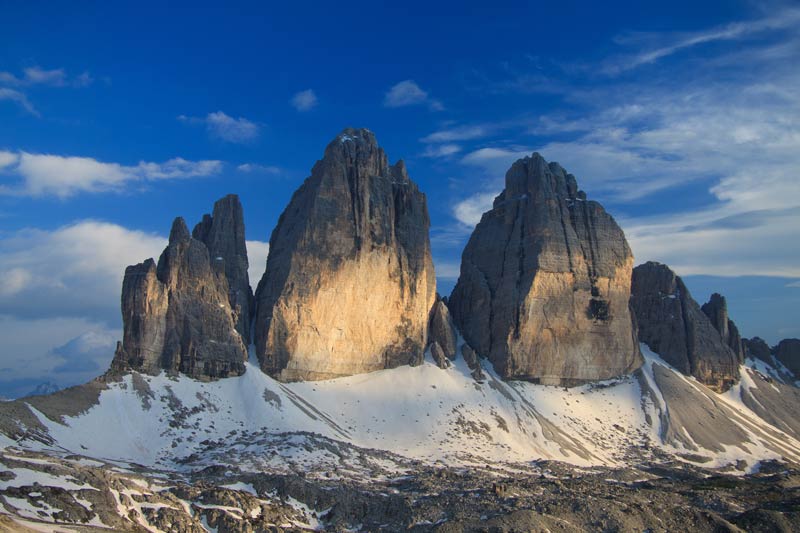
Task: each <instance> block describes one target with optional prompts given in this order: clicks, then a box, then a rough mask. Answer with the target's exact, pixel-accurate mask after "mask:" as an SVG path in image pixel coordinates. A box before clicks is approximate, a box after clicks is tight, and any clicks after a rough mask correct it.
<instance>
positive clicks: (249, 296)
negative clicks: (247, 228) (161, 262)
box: [192, 194, 254, 345]
mask: <svg viewBox="0 0 800 533" xmlns="http://www.w3.org/2000/svg"><path fill="white" fill-rule="evenodd" d="M192 237H194V238H195V239H197V240H199V241H202V242H203V243H204V244H205V245H206V248H208V253H209V256H210V258H211V261H212V262H220V261H221V262H222V264H223V265H224V269H225V277H226V278H227V280H228V289H229V294H228V300H229V301H230V304H231V308H232V309H233V310H234V311H235V312H236V314H237V321H236V330H237V331H238V332H239V333H240V334H241V335H242V340H243V342H244V344H245V345H248V344H250V340H251V332H250V322H251V321H252V319H253V308H254V305H253V290H252V289H251V288H250V278H249V276H248V274H247V268H248V266H249V263H248V261H247V245H246V243H245V232H244V212H243V210H242V204H241V202H240V201H239V197H238V196H236V195H235V194H229V195H227V196H225V197H224V198H221V199H220V200H217V202H216V203H215V204H214V211H213V214H211V215H203V219H202V220H201V221H200V223H199V224H197V225H196V226H195V227H194V230H193V231H192Z"/></svg>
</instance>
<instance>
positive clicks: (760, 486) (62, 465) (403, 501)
mask: <svg viewBox="0 0 800 533" xmlns="http://www.w3.org/2000/svg"><path fill="white" fill-rule="evenodd" d="M408 466H409V469H408V470H407V471H406V472H405V473H403V474H402V475H397V476H394V477H387V476H385V475H382V473H380V472H376V476H375V478H373V479H370V480H368V481H367V480H342V479H339V476H338V475H337V473H336V472H335V471H316V472H315V471H311V472H296V473H289V474H280V475H276V474H271V473H269V472H265V473H258V474H252V473H243V472H239V471H237V470H236V469H231V468H224V467H219V468H215V467H209V468H207V469H205V470H203V471H201V472H194V473H189V474H180V473H176V472H153V471H151V470H142V469H141V468H137V467H136V466H135V465H126V466H124V467H120V466H119V465H117V464H113V463H106V462H103V461H97V460H94V459H87V458H84V457H81V456H78V455H63V456H59V457H55V456H53V455H43V454H36V453H30V452H23V451H19V450H14V449H7V450H5V451H4V452H3V453H2V454H0V487H2V490H0V494H1V495H2V498H3V500H4V501H5V505H6V508H7V510H11V511H12V512H13V514H11V515H7V514H0V531H14V532H22V531H83V532H89V531H107V530H108V528H112V529H114V530H115V531H141V532H144V531H180V532H197V533H202V532H207V531H217V532H220V533H224V532H254V531H314V530H322V529H324V530H329V531H378V530H391V531H401V530H404V531H419V532H423V531H437V532H464V531H509V532H510V531H520V532H521V531H542V532H544V531H565V532H570V531H575V532H577V531H652V532H661V531H663V532H667V531H669V532H671V531H698V532H702V531H709V532H711V531H713V532H724V531H731V532H734V531H764V532H767V531H769V532H775V531H797V530H798V529H799V528H800V471H798V470H797V469H795V468H790V467H786V466H783V465H780V464H777V463H765V464H763V465H762V467H761V469H760V471H759V472H758V473H755V474H752V475H750V476H746V477H742V476H736V475H731V474H726V473H713V474H712V473H709V472H707V471H705V470H703V469H698V468H696V467H691V466H687V465H685V464H681V463H676V462H673V461H670V460H668V459H666V458H663V460H662V461H656V462H654V463H651V464H642V465H636V466H630V467H623V468H608V467H594V468H576V467H572V466H569V465H565V464H563V463H557V462H548V461H541V462H536V463H532V464H529V465H517V466H516V467H515V466H512V465H508V466H507V467H505V468H503V469H497V468H491V467H486V468H469V469H467V468H453V467H446V466H441V467H439V466H421V465H408Z"/></svg>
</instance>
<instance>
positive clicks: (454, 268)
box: [434, 260, 461, 281]
mask: <svg viewBox="0 0 800 533" xmlns="http://www.w3.org/2000/svg"><path fill="white" fill-rule="evenodd" d="M434 266H435V270H436V279H440V280H445V281H455V280H457V279H458V276H459V274H461V265H460V264H459V263H453V262H451V261H442V260H439V261H436V262H435V265H434Z"/></svg>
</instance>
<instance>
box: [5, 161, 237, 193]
mask: <svg viewBox="0 0 800 533" xmlns="http://www.w3.org/2000/svg"><path fill="white" fill-rule="evenodd" d="M0 157H2V159H3V160H5V161H6V165H5V167H4V169H5V170H4V171H5V172H6V173H10V174H11V175H12V176H14V177H17V178H18V179H19V182H17V183H11V184H8V183H6V184H3V185H0V193H2V194H6V195H20V196H56V197H59V198H68V197H70V196H74V195H76V194H78V193H97V192H106V191H121V190H123V189H124V188H125V187H126V186H127V185H130V184H132V183H136V182H147V181H155V180H165V179H183V178H192V177H200V176H211V175H214V174H218V173H219V172H220V171H221V170H222V166H223V164H222V162H221V161H216V160H202V161H188V160H186V159H183V158H180V157H176V158H173V159H170V160H168V161H165V162H163V163H153V162H147V161H141V162H139V164H137V165H133V166H126V165H121V164H119V163H106V162H102V161H98V160H96V159H93V158H91V157H74V156H61V155H50V154H30V153H27V152H18V153H15V152H0ZM0 170H2V168H0ZM4 181H7V180H4Z"/></svg>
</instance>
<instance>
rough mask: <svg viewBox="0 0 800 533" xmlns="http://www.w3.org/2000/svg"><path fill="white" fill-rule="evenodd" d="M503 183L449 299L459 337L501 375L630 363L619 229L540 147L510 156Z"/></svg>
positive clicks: (605, 374)
mask: <svg viewBox="0 0 800 533" xmlns="http://www.w3.org/2000/svg"><path fill="white" fill-rule="evenodd" d="M505 185H506V186H505V189H504V190H503V192H502V193H500V195H499V196H498V197H497V198H495V200H494V204H493V206H492V209H491V210H490V211H488V212H486V213H484V214H483V216H482V218H481V221H480V223H479V224H478V225H477V226H476V228H475V230H474V232H473V233H472V236H471V237H470V240H469V243H468V244H467V247H466V249H465V250H464V253H463V255H462V260H461V273H460V276H459V279H458V283H457V284H456V286H455V288H454V289H453V293H452V294H451V296H450V299H449V301H448V306H449V308H450V312H451V313H452V315H453V319H454V321H455V324H456V326H457V327H458V329H459V331H460V332H461V335H462V336H463V337H464V338H465V339H466V341H467V342H468V343H469V345H470V346H472V347H473V348H474V349H475V350H476V351H477V352H478V353H479V354H480V355H482V356H486V357H488V358H489V360H490V361H491V362H492V364H493V365H494V368H495V370H496V371H497V373H498V374H499V375H500V376H502V377H503V378H506V379H523V380H529V381H533V382H537V383H543V384H549V385H566V386H572V385H578V384H582V383H586V382H590V381H596V380H603V379H608V378H612V377H614V376H618V375H622V374H627V373H630V372H632V371H634V370H635V369H637V368H638V367H639V366H640V365H641V364H642V356H641V354H640V352H639V345H638V341H637V339H636V332H635V328H634V326H633V321H632V318H631V312H630V308H629V299H630V283H631V269H632V268H633V255H632V253H631V249H630V247H629V246H628V243H627V241H626V240H625V235H624V234H623V232H622V230H621V229H620V227H619V226H618V225H617V223H616V222H615V221H614V219H613V218H612V217H611V215H609V214H608V213H606V211H605V210H604V209H603V207H602V206H601V205H600V204H599V203H597V202H593V201H589V200H587V199H586V195H585V194H584V193H583V192H582V191H579V190H578V185H577V182H576V180H575V177H574V176H573V175H572V174H569V173H567V172H566V171H565V170H564V169H563V168H562V167H561V166H560V165H558V164H557V163H547V162H546V161H545V160H544V158H542V156H540V155H539V154H536V153H535V154H533V155H532V156H531V157H525V158H523V159H520V160H519V161H517V162H516V163H514V164H513V165H512V166H511V168H510V169H509V171H508V172H507V173H506V178H505Z"/></svg>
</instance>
